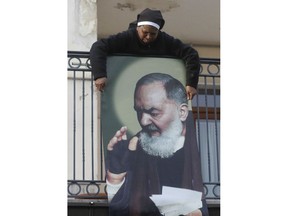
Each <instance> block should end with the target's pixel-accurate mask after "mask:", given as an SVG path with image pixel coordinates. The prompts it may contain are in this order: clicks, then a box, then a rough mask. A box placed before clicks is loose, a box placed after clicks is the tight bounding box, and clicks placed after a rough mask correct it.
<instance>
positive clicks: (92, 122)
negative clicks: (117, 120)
mask: <svg viewBox="0 0 288 216" xmlns="http://www.w3.org/2000/svg"><path fill="white" fill-rule="evenodd" d="M93 96H94V91H93V79H92V78H91V160H92V161H91V163H92V180H94V99H93Z"/></svg>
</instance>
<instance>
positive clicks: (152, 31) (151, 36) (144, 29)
mask: <svg viewBox="0 0 288 216" xmlns="http://www.w3.org/2000/svg"><path fill="white" fill-rule="evenodd" d="M137 32H138V36H139V39H140V40H141V42H142V43H144V44H149V43H151V42H153V41H154V40H156V38H157V36H158V32H159V31H158V29H157V28H155V27H153V26H149V25H143V26H138V27H137Z"/></svg>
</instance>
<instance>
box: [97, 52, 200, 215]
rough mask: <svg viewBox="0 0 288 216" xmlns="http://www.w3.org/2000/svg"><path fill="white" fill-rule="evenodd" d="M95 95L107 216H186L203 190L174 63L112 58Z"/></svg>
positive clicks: (181, 76)
mask: <svg viewBox="0 0 288 216" xmlns="http://www.w3.org/2000/svg"><path fill="white" fill-rule="evenodd" d="M107 75H108V80H107V83H106V87H105V89H104V92H103V93H102V94H101V127H102V142H103V146H104V149H105V168H106V183H107V193H108V201H109V215H110V216H114V215H121V216H122V215H123V216H129V215H131V216H136V215H153V216H157V215H171V216H177V215H187V214H189V213H191V212H194V211H199V209H201V208H202V206H203V202H202V200H201V198H202V192H203V183H202V177H201V171H200V170H201V168H200V159H199V154H198V149H197V143H196V135H195V128H194V123H193V117H192V115H191V111H189V107H188V102H187V97H186V91H185V80H186V72H185V67H184V63H183V62H182V61H181V60H179V59H173V58H159V57H136V56H110V57H109V58H108V60H107Z"/></svg>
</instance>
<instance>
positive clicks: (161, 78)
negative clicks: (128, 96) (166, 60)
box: [134, 73, 188, 105]
mask: <svg viewBox="0 0 288 216" xmlns="http://www.w3.org/2000/svg"><path fill="white" fill-rule="evenodd" d="M153 82H161V83H162V84H163V86H164V89H165V91H166V95H167V98H168V99H170V100H174V101H175V102H176V103H177V104H179V105H180V104H183V103H186V104H187V102H188V101H187V95H186V89H185V87H184V86H183V84H182V83H181V82H180V81H179V80H177V79H175V78H174V77H172V76H170V75H168V74H164V73H150V74H147V75H145V76H143V77H142V78H140V79H139V80H138V82H137V83H136V87H135V91H134V98H135V96H136V91H137V89H138V88H139V87H140V86H143V85H147V84H151V83H153Z"/></svg>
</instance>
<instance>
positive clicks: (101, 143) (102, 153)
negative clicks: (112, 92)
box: [99, 95, 105, 180]
mask: <svg viewBox="0 0 288 216" xmlns="http://www.w3.org/2000/svg"><path fill="white" fill-rule="evenodd" d="M99 100H100V101H99V102H100V104H101V100H102V98H101V95H100V97H99ZM99 111H100V113H101V106H99ZM102 132H103V128H102V119H101V117H100V160H101V164H100V165H101V166H100V172H101V180H104V176H103V164H104V163H105V162H104V160H103V157H104V154H105V152H104V147H103V139H102ZM104 166H105V164H104Z"/></svg>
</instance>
